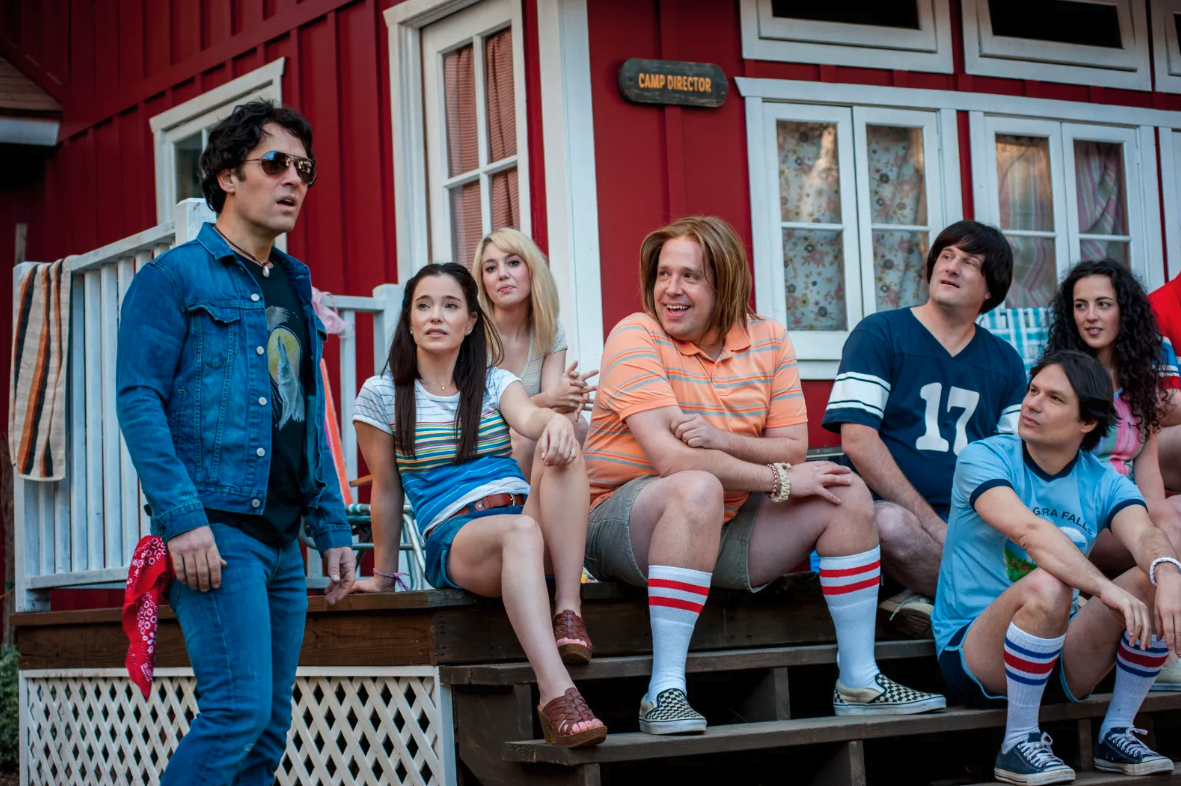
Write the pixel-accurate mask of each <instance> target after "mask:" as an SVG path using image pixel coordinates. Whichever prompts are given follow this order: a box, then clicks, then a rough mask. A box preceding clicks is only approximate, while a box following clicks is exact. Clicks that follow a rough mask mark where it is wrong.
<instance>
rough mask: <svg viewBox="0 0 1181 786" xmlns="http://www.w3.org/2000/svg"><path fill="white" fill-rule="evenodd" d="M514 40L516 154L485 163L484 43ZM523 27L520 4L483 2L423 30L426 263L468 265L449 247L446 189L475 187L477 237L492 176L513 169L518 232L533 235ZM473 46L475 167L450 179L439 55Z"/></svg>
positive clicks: (488, 209) (486, 219)
mask: <svg viewBox="0 0 1181 786" xmlns="http://www.w3.org/2000/svg"><path fill="white" fill-rule="evenodd" d="M508 28H511V29H512V36H513V83H514V84H513V92H514V94H515V96H514V99H515V106H514V111H515V114H516V129H517V152H516V154H515V155H512V156H509V157H507V158H504V159H501V160H500V161H497V162H495V163H490V162H489V160H488V159H489V156H490V151H489V150H488V145H487V141H486V140H487V133H488V132H487V122H488V111H487V100H486V95H485V90H484V89H483V87H482V86H483V84H484V76H483V72H484V47H483V42H484V40H485V39H486V38H487V37H489V36H492V35H495V34H496V33H500V32H502V31H503V30H505V29H508ZM523 37H524V28H523V26H522V23H521V6H520V3H514V2H512V0H484V2H482V3H479V4H477V5H475V6H473V7H471V8H467V9H463V10H462V11H459V12H457V13H456V14H454V15H453V16H450V17H448V18H446V19H442V20H440V21H438V22H435V23H434V24H431V25H428V26H426V27H425V28H423V30H422V39H421V40H422V48H423V58H422V61H423V97H424V99H425V101H426V107H425V118H424V119H425V121H426V139H425V141H426V155H427V183H428V188H429V193H430V197H429V204H430V209H431V212H430V223H431V230H430V231H431V261H432V262H458V263H460V264H461V265H470V264H471V260H470V259H459V258H458V257H457V256H456V254H455V250H454V249H452V248H451V238H452V224H451V200H450V198H449V197H450V191H451V189H452V188H454V187H455V186H457V185H461V184H464V183H468V182H473V181H478V182H479V183H480V214H481V218H482V220H483V225H482V227H481V229H482V234H484V235H487V234H489V233H490V232H491V231H492V198H491V190H492V176H493V175H495V174H496V173H498V172H502V171H505V170H507V169H511V168H513V167H516V169H517V193H518V200H519V202H518V204H519V206H520V214H521V218H520V226H519V227H518V229H520V230H521V231H522V232H524V233H525V234H526V235H532V234H533V233H532V227H531V222H530V213H531V211H530V209H529V139H528V129H527V126H528V118H527V116H526V113H525V48H524V41H523V40H522V39H523ZM469 44H470V45H473V57H472V65H473V68H474V71H475V74H476V86H475V98H476V124H477V129H478V130H477V133H476V138H477V140H478V147H479V163H478V165H477V167H476V169H475V170H473V171H472V172H468V173H462V174H460V175H458V176H456V177H450V176H449V172H448V165H447V164H448V159H447V153H448V151H447V118H446V107H445V104H444V102H443V101H442V100H441V99H442V97H443V96H444V93H445V87H444V85H443V60H444V57H445V56H446V55H447V54H449V53H451V52H453V51H455V50H456V49H459V48H461V47H463V46H467V45H469Z"/></svg>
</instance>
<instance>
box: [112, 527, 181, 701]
mask: <svg viewBox="0 0 1181 786" xmlns="http://www.w3.org/2000/svg"><path fill="white" fill-rule="evenodd" d="M173 578H174V575H173V572H172V560H170V559H169V558H168V549H167V548H166V547H165V545H164V541H163V540H162V539H161V538H159V537H157V536H155V535H148V536H147V537H144V538H142V539H141V540H140V542H139V544H138V545H136V547H135V553H134V554H132V555H131V565H129V566H128V568H127V589H126V590H125V591H124V595H123V632H124V633H126V634H127V639H128V641H129V646H128V648H127V660H126V661H124V665H125V666H126V667H127V673H128V675H129V676H130V677H131V681H132V682H133V683H135V684H136V685H138V686H139V689H140V690H141V691H143V694H144V698H147V696H148V692H149V691H150V690H151V689H152V675H153V674H154V673H155V671H156V623H157V621H158V619H159V613H158V609H159V607H160V598H161V597H163V595H164V593H165V592H167V591H168V584H169V582H171V581H172V579H173Z"/></svg>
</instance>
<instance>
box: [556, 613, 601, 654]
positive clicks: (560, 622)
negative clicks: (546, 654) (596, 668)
mask: <svg viewBox="0 0 1181 786" xmlns="http://www.w3.org/2000/svg"><path fill="white" fill-rule="evenodd" d="M558 639H576V640H577V641H574V642H570V643H567V644H562V645H560V646H559V647H558V654H559V655H561V656H562V663H565V664H566V665H567V666H585V665H586V664H588V663H590V661H591V653H592V651H593V650H594V645H593V644H591V640H590V636H588V635H587V633H586V623H585V622H583V620H582V617H580V616H578V615H577V614H575V613H574V612H573V611H570V609H566V610H565V611H559V612H558V613H557V614H555V615H554V641H555V642H557V641H558ZM579 642H584V643H582V644H580V643H579Z"/></svg>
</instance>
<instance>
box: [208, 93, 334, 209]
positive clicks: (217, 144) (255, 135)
mask: <svg viewBox="0 0 1181 786" xmlns="http://www.w3.org/2000/svg"><path fill="white" fill-rule="evenodd" d="M267 123H274V124H275V125H277V126H279V127H280V128H285V129H287V130H288V131H290V132H291V134H292V135H293V136H295V137H296V138H298V139H299V141H300V142H303V147H304V150H306V151H307V154H308V158H310V159H312V160H313V161H315V160H316V154H315V153H313V152H312V127H311V125H310V124H309V123H308V121H307V118H305V117H304V116H303V115H301V114H300V113H299V112H296V111H295V110H294V109H290V108H288V107H285V106H279V105H278V104H276V103H275V102H274V101H263V100H261V99H258V100H255V101H247V102H246V103H245V104H238V106H236V107H234V111H233V112H231V113H230V116H229V117H227V118H226V119H224V120H222V121H221V122H220V123H218V124H217V125H215V126H214V127H213V128H212V129H211V130H210V131H209V143H208V144H207V145H205V150H204V152H202V153H201V192H202V193H203V194H204V195H205V202H206V204H208V205H209V207H210V209H211V210H213V212H214V213H221V209H222V208H223V207H225V204H226V192H225V191H222V190H221V185H220V184H219V183H218V182H217V176H218V175H219V174H221V173H222V172H224V171H225V170H227V169H233V170H235V173H236V175H237V177H238V179H239V180H245V179H246V178H245V173H244V172H243V171H242V162H243V161H245V160H246V156H247V154H249V153H250V151H251V150H253V149H254V148H255V146H256V145H257V144H258V143H259V141H260V140H261V139H262V137H263V133H264V132H263V128H262V127H263V126H265V125H266V124H267Z"/></svg>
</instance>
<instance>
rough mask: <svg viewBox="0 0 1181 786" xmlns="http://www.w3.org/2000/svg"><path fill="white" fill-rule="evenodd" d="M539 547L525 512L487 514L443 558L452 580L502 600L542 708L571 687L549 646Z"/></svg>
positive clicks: (536, 529) (583, 726)
mask: <svg viewBox="0 0 1181 786" xmlns="http://www.w3.org/2000/svg"><path fill="white" fill-rule="evenodd" d="M544 551H545V543H544V541H543V539H542V535H541V528H540V527H539V526H538V525H537V522H536V521H535V520H534V519H532V518H531V517H529V516H525V515H519V516H511V515H510V516H487V517H485V518H480V519H475V520H474V521H471V522H468V523H467V524H466V525H464V527H463V528H462V529H460V530H459V532H458V533H457V534H456V536H455V540H454V541H453V542H452V544H451V552H450V554H449V556H448V560H447V570H448V573H449V574H450V575H451V578H452V580H453V581H455V583H456V584H458V585H459V586H461V587H463V588H464V589H466V590H468V591H469V592H474V593H475V594H477V595H483V596H485V597H497V596H500V597H502V598H503V599H504V608H505V611H506V612H508V618H509V622H510V623H511V624H512V626H513V632H514V633H516V634H517V640H518V641H520V642H521V648H522V649H524V650H525V657H526V658H527V659H528V660H529V665H530V666H532V667H533V671H534V673H535V674H536V675H537V690H538V693H539V694H540V695H541V705H542V706H543V707H544V706H545V705H546V704H548V703H549V702H550V701H551V700H552V699H555V698H557V697H558V696H561V695H562V694H563V693H565V692H566V690H567V689H569V688H572V687H574V682H573V681H572V680H571V679H570V674H569V672H567V671H566V666H565V665H564V664H563V663H562V659H561V658H560V657H559V656H558V648H557V647H555V646H554V632H553V627H552V625H551V623H550V613H549V593H548V592H547V591H546V588H545V575H544V570H545V568H544V562H545V558H544ZM597 725H600V721H597V720H596V721H594V722H593V723H588V724H582V723H580V724H576V726H575V728H574V731H584V730H585V729H588V728H591V727H592V726H597Z"/></svg>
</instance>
